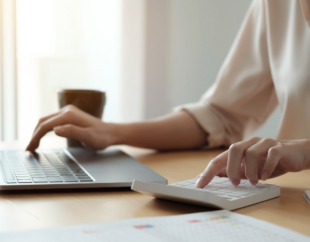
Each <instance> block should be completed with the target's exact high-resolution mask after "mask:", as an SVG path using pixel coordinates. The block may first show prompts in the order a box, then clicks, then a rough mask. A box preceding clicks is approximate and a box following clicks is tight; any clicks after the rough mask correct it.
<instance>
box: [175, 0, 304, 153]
mask: <svg viewBox="0 0 310 242" xmlns="http://www.w3.org/2000/svg"><path fill="white" fill-rule="evenodd" d="M309 6H310V0H254V1H253V3H252V4H251V6H250V8H249V10H248V12H247V15H246V17H245V20H244V22H243V24H242V26H241V29H240V30H239V33H238V35H237V37H236V39H235V41H234V43H233V45H232V48H231V50H230V52H229V54H228V56H227V58H226V60H225V62H224V63H223V66H222V67H221V69H220V71H219V74H218V77H217V80H216V81H215V83H214V84H213V85H212V86H211V88H210V89H209V90H208V91H207V92H206V93H205V94H204V95H203V97H202V98H201V100H200V101H199V102H198V103H194V104H187V105H182V106H180V107H177V110H180V109H185V110H187V111H188V112H189V113H191V114H192V115H193V117H194V118H195V119H196V120H197V122H198V123H199V124H200V125H201V127H202V128H203V129H204V130H205V131H206V132H207V133H208V138H207V139H208V140H207V141H208V147H210V148H212V147H219V146H222V145H224V146H229V145H230V144H232V143H235V142H237V141H240V140H242V139H244V137H246V136H247V135H249V133H251V132H253V131H254V130H256V129H257V128H259V127H260V126H261V125H262V124H263V123H264V122H265V121H266V119H267V118H268V116H269V115H270V114H271V113H272V111H273V110H274V109H275V107H276V106H277V105H278V104H279V105H280V107H281V110H282V120H281V124H280V128H279V133H278V139H302V138H308V139H310V14H309V13H310V11H309Z"/></svg>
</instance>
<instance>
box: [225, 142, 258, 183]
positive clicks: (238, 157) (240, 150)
mask: <svg viewBox="0 0 310 242" xmlns="http://www.w3.org/2000/svg"><path fill="white" fill-rule="evenodd" d="M260 140H261V138H258V137H253V138H251V139H248V140H246V141H242V142H238V143H235V144H233V145H231V146H230V147H229V150H228V161H227V176H228V177H229V180H230V182H231V183H232V184H233V185H234V186H238V185H239V183H240V180H241V176H240V174H241V172H242V171H241V163H242V159H243V158H244V153H245V151H246V150H247V149H248V148H249V147H251V146H253V145H254V144H256V143H257V142H259V141H260Z"/></svg>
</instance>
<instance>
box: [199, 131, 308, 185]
mask: <svg viewBox="0 0 310 242" xmlns="http://www.w3.org/2000/svg"><path fill="white" fill-rule="evenodd" d="M304 169H310V140H306V139H303V140H273V139H269V138H267V139H264V138H259V137H254V138H251V139H248V140H245V141H241V142H238V143H235V144H233V145H231V146H230V147H229V149H228V150H227V151H225V152H223V153H222V154H220V155H219V156H217V157H216V158H214V159H213V160H211V162H210V163H209V165H208V166H207V168H206V169H205V171H204V172H203V173H201V174H200V175H199V178H200V179H199V180H198V181H197V184H196V186H198V187H204V186H206V185H207V184H208V183H209V182H210V181H211V180H212V179H213V177H214V176H222V177H228V178H229V180H230V182H231V183H232V184H233V185H234V186H238V185H239V183H240V180H241V179H243V178H245V179H248V180H249V181H250V182H251V184H252V185H256V184H257V183H258V180H259V179H262V180H266V179H268V178H272V177H276V176H280V175H283V174H285V173H287V172H297V171H301V170H304Z"/></svg>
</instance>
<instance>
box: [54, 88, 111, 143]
mask: <svg viewBox="0 0 310 242" xmlns="http://www.w3.org/2000/svg"><path fill="white" fill-rule="evenodd" d="M57 93H58V102H59V108H62V107H65V106H67V105H69V104H71V105H74V106H76V107H77V108H79V109H81V110H82V111H84V112H86V113H88V114H90V115H93V116H95V117H97V118H99V119H101V118H102V114H103V110H104V105H105V102H106V95H105V92H101V91H97V90H83V89H81V90H79V89H60V90H58V92H57ZM67 144H68V147H83V145H82V144H81V142H80V141H78V140H76V139H67Z"/></svg>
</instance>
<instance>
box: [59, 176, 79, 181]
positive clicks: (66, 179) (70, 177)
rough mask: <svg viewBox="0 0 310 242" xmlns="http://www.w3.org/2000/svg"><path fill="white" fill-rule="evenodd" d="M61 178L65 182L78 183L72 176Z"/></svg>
mask: <svg viewBox="0 0 310 242" xmlns="http://www.w3.org/2000/svg"><path fill="white" fill-rule="evenodd" d="M62 178H63V179H64V181H65V182H78V180H77V179H76V178H75V177H74V176H63V177H62Z"/></svg>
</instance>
